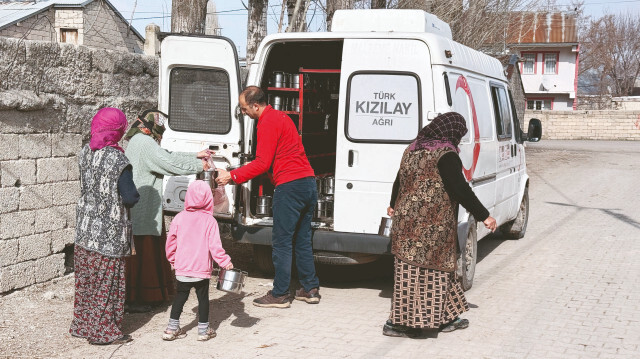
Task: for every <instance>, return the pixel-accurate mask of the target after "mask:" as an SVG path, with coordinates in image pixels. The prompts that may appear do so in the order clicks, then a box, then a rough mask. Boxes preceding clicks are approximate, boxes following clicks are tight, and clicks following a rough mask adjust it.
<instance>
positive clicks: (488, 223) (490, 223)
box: [482, 216, 498, 232]
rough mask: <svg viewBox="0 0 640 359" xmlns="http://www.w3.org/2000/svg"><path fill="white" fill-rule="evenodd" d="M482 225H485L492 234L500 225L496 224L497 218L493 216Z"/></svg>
mask: <svg viewBox="0 0 640 359" xmlns="http://www.w3.org/2000/svg"><path fill="white" fill-rule="evenodd" d="M482 223H484V226H485V227H487V228H488V229H490V230H491V232H495V231H496V228H498V224H497V223H496V220H495V218H493V217H491V216H489V217H487V219H485V220H484V221H483V222H482Z"/></svg>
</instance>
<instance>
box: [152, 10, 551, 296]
mask: <svg viewBox="0 0 640 359" xmlns="http://www.w3.org/2000/svg"><path fill="white" fill-rule="evenodd" d="M409 20H410V21H409ZM160 56H161V58H160V93H159V109H160V110H161V111H163V112H165V113H167V114H168V115H169V121H168V128H167V131H166V132H165V134H164V138H163V140H162V146H163V147H164V148H166V149H168V150H172V151H193V152H195V151H199V150H201V149H203V148H210V149H212V150H214V151H215V152H216V154H215V157H214V162H215V164H216V166H217V167H219V168H227V169H229V168H236V167H237V166H241V165H243V164H246V163H248V162H249V161H251V160H252V158H253V156H254V154H255V148H256V143H255V139H256V132H255V128H256V124H255V123H254V121H253V120H252V119H250V118H249V117H244V116H241V115H240V112H239V111H238V108H237V101H238V95H239V93H240V92H241V81H240V70H239V66H238V58H237V54H236V50H235V46H234V44H233V43H232V42H231V41H230V40H228V39H226V38H223V37H214V36H206V37H204V36H203V37H200V36H183V35H175V34H168V35H167V36H165V37H164V38H163V40H162V45H161V55H160ZM248 65H249V67H250V69H249V74H248V78H247V81H246V84H247V85H256V86H260V87H261V88H262V89H263V90H264V91H265V92H266V93H267V95H268V102H269V103H270V104H271V105H272V106H273V107H274V108H275V109H278V110H281V111H284V112H285V113H287V114H288V115H289V117H291V119H292V120H293V121H294V123H295V124H296V126H297V129H298V131H299V133H300V136H301V138H302V142H303V144H304V146H305V151H306V153H307V156H308V158H309V161H310V163H311V165H312V167H313V169H314V171H315V173H316V176H317V183H318V193H319V199H318V206H317V208H316V216H315V217H316V218H315V219H314V221H313V228H314V230H313V247H314V253H315V256H316V260H318V261H323V262H328V263H334V264H355V263H363V262H366V261H371V260H374V259H376V258H378V257H379V256H380V255H384V254H389V248H390V243H389V237H386V236H381V235H378V230H379V225H380V222H381V218H382V217H384V216H385V215H386V208H387V206H388V205H389V200H390V195H391V188H392V185H393V182H394V179H395V176H396V173H397V171H398V167H399V165H400V159H401V156H402V153H403V151H404V149H405V148H406V146H407V145H408V144H410V143H411V142H412V141H413V140H414V138H415V136H416V134H417V133H418V131H419V130H420V129H421V128H422V127H424V126H425V125H426V124H428V123H429V121H430V120H431V119H433V118H434V117H435V116H437V115H438V114H440V113H445V112H449V111H456V112H459V113H460V114H462V115H463V116H464V117H465V119H466V120H467V127H468V128H469V132H468V134H467V135H466V136H465V138H464V139H463V141H462V143H461V145H460V148H461V152H460V157H461V159H462V162H463V165H464V175H465V177H466V179H467V180H468V181H469V184H470V186H472V188H473V190H474V192H475V193H476V194H477V196H478V198H479V199H480V200H481V201H482V203H483V204H484V205H485V206H486V207H487V208H488V209H489V211H490V212H491V215H492V216H493V217H494V218H496V220H497V221H498V224H499V225H501V226H502V230H503V231H504V233H506V234H507V235H509V236H512V237H521V236H523V235H524V233H525V231H526V227H527V218H528V209H529V200H528V191H527V188H528V184H529V177H528V175H527V172H526V161H525V153H524V146H523V141H525V140H530V141H536V140H538V139H539V138H540V134H541V127H540V122H539V121H537V120H535V119H534V120H532V122H531V123H530V128H529V131H528V133H523V132H522V131H521V129H520V128H519V121H518V119H517V116H516V112H515V108H514V106H513V99H512V96H511V95H510V92H509V88H508V82H507V79H506V78H505V75H504V70H503V67H502V65H501V63H500V62H499V61H498V60H497V59H495V58H493V57H491V56H488V55H485V54H483V53H481V52H478V51H476V50H473V49H471V48H468V47H465V46H463V45H461V44H459V43H457V42H455V41H453V40H452V38H451V30H450V29H449V26H448V25H447V24H446V23H444V22H442V21H440V20H439V19H438V18H436V17H435V16H433V15H431V14H428V13H425V12H423V11H418V10H340V11H337V12H336V13H335V16H334V20H333V31H331V32H326V33H280V34H274V35H269V36H267V37H266V38H265V39H264V40H263V41H262V43H261V45H260V47H259V49H258V51H257V53H256V57H255V60H254V61H253V62H251V63H250V64H248ZM192 180H193V176H192V177H167V178H165V180H164V208H165V210H166V211H169V212H171V211H173V212H177V211H180V210H182V208H183V202H182V201H183V200H184V193H185V192H186V188H187V185H188V183H189V182H190V181H192ZM225 190H226V194H227V196H226V197H227V199H228V201H229V203H228V206H224V207H222V208H224V210H222V211H219V212H216V213H215V216H216V217H217V218H218V219H220V220H223V221H229V222H232V225H233V236H234V238H235V239H236V240H239V241H241V242H246V243H252V244H254V245H255V247H254V248H255V251H254V252H255V253H256V262H257V263H258V264H259V265H260V266H261V267H263V269H266V270H268V269H269V267H271V268H272V264H271V254H270V245H271V228H272V223H273V221H272V217H271V212H270V196H272V194H273V190H274V188H273V185H272V184H271V183H270V182H269V180H268V178H267V176H261V177H258V178H255V179H253V180H251V181H249V182H248V183H245V184H242V185H239V186H229V185H228V186H226V188H225ZM458 220H459V226H458V229H459V231H458V232H459V242H460V247H461V252H462V254H461V257H460V260H459V264H460V265H459V267H460V268H461V270H460V273H459V275H460V276H461V278H462V282H463V286H464V287H465V288H467V289H468V288H470V287H471V285H472V282H473V274H474V270H475V263H476V242H477V240H478V239H479V238H482V237H484V236H486V235H487V234H488V231H487V230H486V229H485V228H484V226H478V225H477V223H476V221H475V220H474V219H473V217H472V216H470V215H469V214H468V213H467V212H466V210H464V208H462V207H461V208H460V210H459V218H458Z"/></svg>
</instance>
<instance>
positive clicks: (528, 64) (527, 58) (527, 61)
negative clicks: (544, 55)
mask: <svg viewBox="0 0 640 359" xmlns="http://www.w3.org/2000/svg"><path fill="white" fill-rule="evenodd" d="M522 57H523V59H524V61H523V63H522V73H523V74H535V73H536V54H535V53H524V54H522Z"/></svg>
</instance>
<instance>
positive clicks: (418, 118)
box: [334, 39, 433, 234]
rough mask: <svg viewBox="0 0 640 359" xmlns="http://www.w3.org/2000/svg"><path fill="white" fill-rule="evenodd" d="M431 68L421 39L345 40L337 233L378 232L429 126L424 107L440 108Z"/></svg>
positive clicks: (337, 154) (337, 171) (339, 141)
mask: <svg viewBox="0 0 640 359" xmlns="http://www.w3.org/2000/svg"><path fill="white" fill-rule="evenodd" d="M407 54H411V56H407ZM416 59H420V60H419V61H416ZM430 68H431V66H430V55H429V49H428V47H427V45H426V44H425V43H424V42H422V41H418V40H411V39H345V41H344V46H343V53H342V68H341V75H340V101H339V103H340V105H339V106H340V107H339V110H338V113H339V115H338V138H337V142H336V143H337V146H336V174H335V175H336V176H335V202H334V230H335V231H338V232H352V233H367V234H377V233H378V226H379V224H380V218H381V217H383V216H386V209H387V207H388V206H389V200H390V195H391V188H392V187H393V182H394V180H395V177H396V174H397V171H398V168H399V166H400V160H401V158H402V153H403V151H404V150H405V148H406V147H407V145H408V144H409V143H411V142H412V141H413V140H414V139H415V137H416V135H417V133H418V131H419V130H420V129H421V128H422V126H423V121H424V120H423V116H424V114H423V111H424V109H425V108H426V109H429V108H433V92H432V91H433V90H432V78H431V71H430Z"/></svg>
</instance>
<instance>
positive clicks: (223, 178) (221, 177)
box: [216, 168, 231, 186]
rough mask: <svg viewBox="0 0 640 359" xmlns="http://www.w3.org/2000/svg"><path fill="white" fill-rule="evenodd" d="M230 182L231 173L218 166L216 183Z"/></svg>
mask: <svg viewBox="0 0 640 359" xmlns="http://www.w3.org/2000/svg"><path fill="white" fill-rule="evenodd" d="M229 182H231V173H229V172H227V171H225V170H223V169H221V168H218V177H217V178H216V183H218V185H219V186H224V185H226V184H227V183H229Z"/></svg>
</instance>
